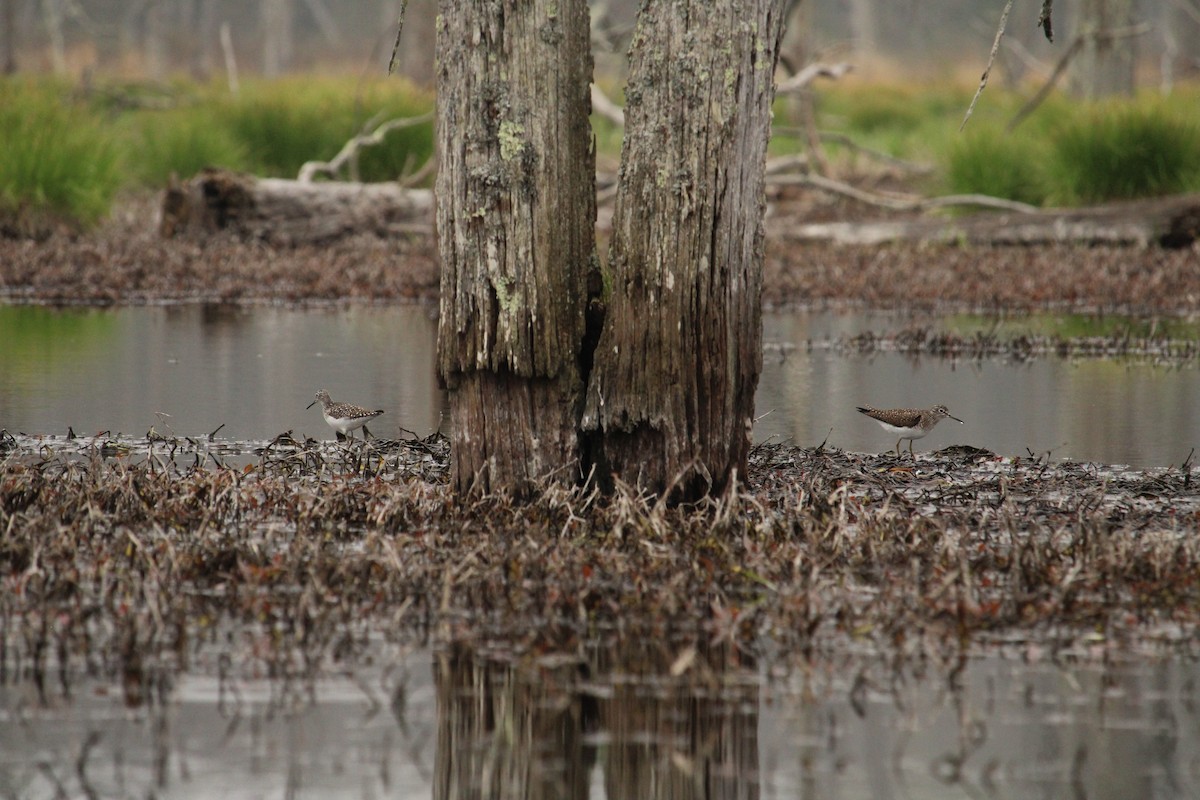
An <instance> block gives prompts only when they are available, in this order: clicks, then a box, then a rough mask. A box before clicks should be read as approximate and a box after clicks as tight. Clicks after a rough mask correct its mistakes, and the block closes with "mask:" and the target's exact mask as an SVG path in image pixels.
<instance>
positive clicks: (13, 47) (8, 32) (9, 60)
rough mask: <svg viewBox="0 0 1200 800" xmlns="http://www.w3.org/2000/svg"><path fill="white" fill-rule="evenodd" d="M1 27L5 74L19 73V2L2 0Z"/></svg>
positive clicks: (0, 4)
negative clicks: (2, 30) (2, 29)
mask: <svg viewBox="0 0 1200 800" xmlns="http://www.w3.org/2000/svg"><path fill="white" fill-rule="evenodd" d="M0 26H3V28H4V67H3V69H4V74H5V75H13V74H15V73H16V71H17V0H0Z"/></svg>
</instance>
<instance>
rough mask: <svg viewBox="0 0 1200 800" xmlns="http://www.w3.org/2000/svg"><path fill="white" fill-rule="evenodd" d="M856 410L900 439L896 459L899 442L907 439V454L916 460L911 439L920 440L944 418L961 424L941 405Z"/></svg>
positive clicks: (862, 408) (861, 407)
mask: <svg viewBox="0 0 1200 800" xmlns="http://www.w3.org/2000/svg"><path fill="white" fill-rule="evenodd" d="M858 410H859V411H860V412H862V413H863V414H866V415H867V416H868V417H870V418H871V419H873V420H875V421H876V422H878V423H879V424H880V425H882V426H883V428H884V430H889V431H891V432H892V433H894V434H896V435H897V436H899V437H900V438H899V439H897V440H896V457H897V458H899V457H900V442H903V441H904V440H905V439H908V454H909V455H910V456H912V457H913V460H916V458H917V457H916V455H914V454H913V449H912V448H913V439H920V438H921V437H922V436H924V435H925V434H927V433H929V432H930V431H931V430H933V426H934V425H937V424H938V423H939V422H941V421H942V420H943V419H945V418H946V417H949V418H950V419H952V420H954V421H955V422H957V423H958V424H959V425H962V424H963V421H962V420H961V419H959V418H958V417H956V416H954V415H953V414H951V413H950V409H948V408H946V407H945V406H943V405H936V406H934V407H933V408H886V409H882V408H871V407H870V406H858Z"/></svg>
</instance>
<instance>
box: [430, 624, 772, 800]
mask: <svg viewBox="0 0 1200 800" xmlns="http://www.w3.org/2000/svg"><path fill="white" fill-rule="evenodd" d="M710 651H711V652H709V653H708V654H707V658H706V657H705V656H701V655H696V654H692V655H691V656H690V663H691V664H693V665H697V664H700V663H705V662H706V661H707V660H708V659H713V660H714V661H715V662H716V663H718V664H719V663H721V662H724V661H728V660H730V658H731V654H730V653H728V652H726V651H725V650H724V649H723V648H710ZM677 663H678V662H677ZM705 669H706V670H707V671H708V675H709V677H710V678H712V679H713V680H711V681H702V682H697V681H696V680H695V679H694V677H693V675H694V673H691V672H690V671H689V670H681V671H680V675H677V676H672V673H671V663H669V660H668V659H667V658H666V654H665V653H663V652H662V650H661V648H659V647H657V646H648V645H647V644H645V643H641V642H639V643H635V644H631V645H623V646H621V647H620V648H619V650H618V651H616V652H614V651H612V650H606V651H604V652H602V653H599V654H597V658H596V659H595V661H593V662H591V663H590V664H587V665H580V664H574V663H568V664H560V665H558V666H554V665H547V664H541V665H538V666H536V667H534V668H533V669H528V668H526V669H521V668H517V667H514V666H512V665H510V664H501V663H496V662H490V663H489V662H487V661H484V660H480V659H479V658H478V656H476V655H475V654H473V653H471V652H470V651H468V650H466V649H463V648H456V649H455V650H453V651H452V652H451V653H449V654H447V655H444V656H442V657H440V658H439V659H438V660H437V686H438V700H439V709H438V722H439V726H438V729H439V735H438V770H437V782H436V784H435V790H434V797H436V798H439V800H450V798H460V797H506V798H507V797H511V798H588V797H594V796H597V795H596V793H595V790H596V789H597V788H598V787H603V794H602V796H604V797H637V798H647V799H648V800H649V799H652V798H688V797H707V798H714V800H716V799H718V798H753V797H758V796H759V789H758V771H759V749H758V720H759V679H758V676H757V675H756V674H755V673H754V671H753V668H752V666H751V665H748V664H743V665H740V666H737V667H731V668H730V669H729V670H728V672H727V673H724V674H721V675H720V676H717V674H716V673H713V672H712V671H711V668H709V667H708V666H707V665H706V666H705ZM684 673H686V674H687V677H683V675H684ZM593 675H594V676H595V679H594V680H593V679H590V678H589V676H593Z"/></svg>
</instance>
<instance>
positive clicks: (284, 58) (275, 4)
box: [262, 0, 292, 78]
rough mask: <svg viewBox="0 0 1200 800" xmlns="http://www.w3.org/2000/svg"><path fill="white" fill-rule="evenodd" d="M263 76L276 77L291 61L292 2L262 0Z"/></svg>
mask: <svg viewBox="0 0 1200 800" xmlns="http://www.w3.org/2000/svg"><path fill="white" fill-rule="evenodd" d="M262 32H263V74H264V75H266V76H267V77H268V78H274V77H277V76H279V75H281V74H283V72H284V71H285V70H286V69H287V68H288V65H289V64H290V63H291V60H292V0H262Z"/></svg>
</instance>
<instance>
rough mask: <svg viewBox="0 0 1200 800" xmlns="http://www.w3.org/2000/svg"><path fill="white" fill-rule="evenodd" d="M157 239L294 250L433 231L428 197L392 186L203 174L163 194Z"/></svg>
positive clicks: (213, 172) (423, 191)
mask: <svg viewBox="0 0 1200 800" xmlns="http://www.w3.org/2000/svg"><path fill="white" fill-rule="evenodd" d="M161 213H162V216H161V220H160V222H159V232H160V233H161V234H162V235H163V236H164V237H167V238H170V237H173V236H188V235H193V236H194V235H200V236H205V235H209V234H212V233H215V232H218V231H223V232H226V233H228V234H231V235H233V236H236V237H238V238H242V239H254V240H260V241H265V242H268V243H270V244H273V245H283V246H293V245H299V244H310V243H314V242H323V241H329V240H332V239H337V238H340V237H343V236H349V235H354V234H360V233H374V234H376V235H378V236H394V235H398V234H404V233H432V232H433V225H432V220H433V192H431V191H430V190H428V189H405V188H402V187H401V186H400V185H399V184H395V183H347V182H342V181H322V182H318V183H310V182H303V181H294V180H284V179H280V178H256V177H254V176H252V175H244V174H240V173H235V172H228V171H226V170H218V169H206V170H203V171H202V172H200V173H199V174H197V175H196V176H195V177H194V178H192V179H191V180H188V181H184V182H183V183H178V182H172V185H171V186H169V187H168V188H167V190H166V192H165V193H164V195H163V200H162V211H161Z"/></svg>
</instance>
